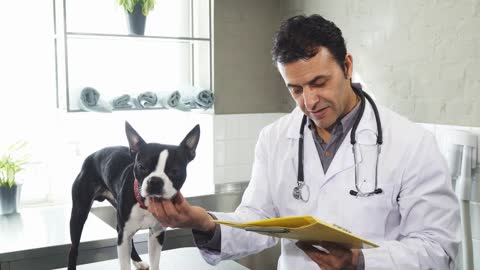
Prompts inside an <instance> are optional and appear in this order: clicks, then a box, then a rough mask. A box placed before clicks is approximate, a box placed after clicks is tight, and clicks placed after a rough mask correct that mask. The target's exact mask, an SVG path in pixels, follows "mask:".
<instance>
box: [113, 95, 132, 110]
mask: <svg viewBox="0 0 480 270" xmlns="http://www.w3.org/2000/svg"><path fill="white" fill-rule="evenodd" d="M131 99H132V98H131V97H130V95H128V94H124V95H121V96H118V97H116V98H114V99H112V101H111V103H112V106H113V108H114V109H128V108H132V107H133V104H132V103H131Z"/></svg>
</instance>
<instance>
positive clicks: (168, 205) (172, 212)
mask: <svg viewBox="0 0 480 270" xmlns="http://www.w3.org/2000/svg"><path fill="white" fill-rule="evenodd" d="M161 205H162V206H163V209H164V210H165V213H166V214H167V216H168V217H169V218H170V219H176V218H177V216H178V211H177V208H175V206H174V205H173V203H172V202H171V201H170V200H162V201H161Z"/></svg>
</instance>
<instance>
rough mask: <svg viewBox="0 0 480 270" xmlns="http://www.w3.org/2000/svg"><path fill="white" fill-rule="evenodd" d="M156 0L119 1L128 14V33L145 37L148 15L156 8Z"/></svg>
mask: <svg viewBox="0 0 480 270" xmlns="http://www.w3.org/2000/svg"><path fill="white" fill-rule="evenodd" d="M155 1H156V0H118V3H119V4H120V6H122V7H123V8H124V9H125V12H126V13H127V22H128V33H129V34H130V35H143V34H144V33H145V22H146V20H147V15H148V13H149V12H150V11H151V10H152V9H153V7H154V6H155Z"/></svg>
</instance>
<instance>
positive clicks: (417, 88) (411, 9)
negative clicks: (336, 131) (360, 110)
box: [281, 0, 480, 126]
mask: <svg viewBox="0 0 480 270" xmlns="http://www.w3.org/2000/svg"><path fill="white" fill-rule="evenodd" d="M281 1H282V6H283V15H284V16H283V17H284V18H286V17H290V16H291V15H297V14H301V13H305V14H307V15H308V14H312V13H318V14H320V15H323V16H324V17H326V18H327V19H330V20H332V21H333V22H335V24H337V26H339V28H340V29H341V30H342V32H343V35H344V37H345V39H346V42H347V50H348V51H349V52H351V53H352V54H353V63H354V71H357V72H358V73H359V74H360V76H361V77H362V79H363V80H364V81H365V83H366V84H367V87H368V90H369V91H370V92H371V93H373V94H374V95H375V97H376V98H377V100H378V102H379V103H382V104H384V105H386V106H388V107H390V108H392V109H393V110H395V111H397V112H399V113H401V114H403V115H405V116H407V117H409V118H410V119H412V120H414V121H417V122H424V123H441V124H452V125H464V126H480V106H479V105H480V95H479V93H480V76H479V75H478V74H480V30H479V29H480V0H426V1H420V0H403V1H398V0H382V1H379V0H336V1H327V0H281Z"/></svg>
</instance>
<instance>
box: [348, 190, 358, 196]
mask: <svg viewBox="0 0 480 270" xmlns="http://www.w3.org/2000/svg"><path fill="white" fill-rule="evenodd" d="M357 194H358V192H357V191H355V190H350V195H352V196H357Z"/></svg>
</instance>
